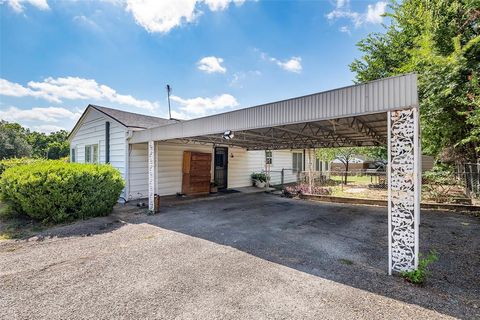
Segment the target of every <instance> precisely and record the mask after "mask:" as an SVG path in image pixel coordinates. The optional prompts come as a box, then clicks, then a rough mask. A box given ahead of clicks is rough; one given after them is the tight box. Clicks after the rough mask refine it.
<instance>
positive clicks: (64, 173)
mask: <svg viewBox="0 0 480 320" xmlns="http://www.w3.org/2000/svg"><path fill="white" fill-rule="evenodd" d="M124 185H125V183H124V181H123V179H122V176H121V175H120V173H119V172H118V170H116V169H115V168H113V167H112V166H110V165H96V164H80V163H65V162H63V161H55V160H50V161H41V162H36V163H31V164H26V165H21V166H16V167H12V168H8V169H6V170H5V172H4V173H3V174H2V176H1V179H0V195H1V196H2V199H3V200H4V201H5V202H6V203H7V204H8V205H9V206H10V207H11V209H13V210H14V211H15V212H17V213H19V214H26V215H28V216H29V217H31V218H33V219H35V220H40V221H42V222H56V223H57V222H63V221H68V220H75V219H85V218H88V217H96V216H105V215H108V214H109V213H110V212H111V211H112V208H113V206H114V205H115V203H116V202H117V200H118V198H119V196H120V193H121V191H122V189H123V187H124Z"/></svg>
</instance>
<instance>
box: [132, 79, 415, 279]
mask: <svg viewBox="0 0 480 320" xmlns="http://www.w3.org/2000/svg"><path fill="white" fill-rule="evenodd" d="M419 134H420V133H419V121H418V94H417V76H416V75H415V74H406V75H402V76H396V77H391V78H386V79H379V80H376V81H372V82H367V83H362V84H357V85H353V86H349V87H344V88H339V89H335V90H330V91H325V92H320V93H315V94H312V95H307V96H302V97H297V98H292V99H287V100H282V101H278V102H273V103H268V104H263V105H259V106H254V107H250V108H245V109H240V110H235V111H232V112H227V113H221V114H217V115H212V116H208V117H203V118H198V119H193V120H188V121H182V122H178V123H174V124H170V125H165V126H161V127H157V128H152V129H148V130H144V131H138V132H134V134H133V136H132V138H131V139H130V141H129V143H131V144H133V143H145V142H148V180H149V185H148V197H149V208H150V209H151V210H153V206H154V203H153V198H154V192H155V185H156V180H157V179H158V178H159V177H156V170H155V166H156V163H157V161H156V159H155V154H156V153H155V148H156V144H155V142H156V141H171V140H175V141H184V142H197V143H204V144H211V145H227V146H236V147H242V148H245V149H247V150H281V149H296V148H303V149H307V148H322V147H343V146H378V145H388V163H389V165H388V190H389V191H388V195H389V196H388V198H389V201H388V232H389V233H388V234H389V237H388V241H389V244H388V247H389V253H388V255H389V273H390V274H391V273H392V271H405V270H412V269H414V268H416V267H417V264H418V236H419V235H418V226H419V221H420V190H421V176H420V173H421V170H420V159H421V157H420V155H421V153H420V139H419ZM160 178H161V177H160Z"/></svg>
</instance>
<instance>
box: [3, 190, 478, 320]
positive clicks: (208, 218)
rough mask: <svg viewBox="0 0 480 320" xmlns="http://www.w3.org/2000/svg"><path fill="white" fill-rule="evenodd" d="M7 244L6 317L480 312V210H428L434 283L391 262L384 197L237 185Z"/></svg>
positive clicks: (424, 244) (424, 247) (426, 231)
mask: <svg viewBox="0 0 480 320" xmlns="http://www.w3.org/2000/svg"><path fill="white" fill-rule="evenodd" d="M135 211H137V210H136V209H135V208H128V207H127V208H120V209H118V210H117V212H116V213H115V214H114V215H112V216H110V217H106V218H96V219H91V220H88V221H83V222H78V223H75V224H72V225H68V226H63V227H58V228H55V229H51V230H48V231H47V232H44V233H43V234H41V235H39V236H38V237H35V238H32V239H29V240H28V241H25V240H21V241H5V242H3V243H0V314H3V315H4V317H5V318H6V319H31V318H36V319H65V318H69V319H86V318H97V319H107V318H117V319H131V318H145V319H225V318H226V319H240V318H241V319H319V318H322V319H346V318H350V319H353V318H355V319H359V318H365V319H401V318H403V319H406V318H424V319H427V318H442V317H445V318H447V317H449V316H454V317H460V318H471V319H473V318H478V317H479V316H480V309H479V307H480V301H479V297H480V292H479V290H480V289H479V285H478V279H479V270H480V260H479V255H478V253H479V248H480V245H479V243H480V223H479V219H478V218H474V217H468V216H463V215H459V214H454V213H445V212H431V211H430V212H424V213H423V215H422V226H421V229H420V236H421V239H420V240H421V251H423V252H426V251H428V250H429V249H430V248H435V249H436V250H437V251H439V253H440V261H439V262H438V263H437V264H436V265H434V266H433V268H432V269H433V275H432V277H431V278H430V280H429V282H428V283H427V284H426V286H425V287H423V288H420V287H416V286H413V285H410V284H408V283H405V282H404V281H403V280H402V279H400V278H399V277H391V276H387V275H386V269H387V216H386V209H385V208H376V207H366V206H351V205H338V204H318V203H313V202H307V201H301V200H291V199H285V198H280V197H278V196H273V195H267V194H248V195H245V194H231V195H228V196H226V197H219V198H217V199H208V200H202V201H195V202H191V203H185V204H180V205H176V206H173V207H167V208H164V209H163V210H162V213H161V214H158V215H155V216H145V215H143V214H138V212H135Z"/></svg>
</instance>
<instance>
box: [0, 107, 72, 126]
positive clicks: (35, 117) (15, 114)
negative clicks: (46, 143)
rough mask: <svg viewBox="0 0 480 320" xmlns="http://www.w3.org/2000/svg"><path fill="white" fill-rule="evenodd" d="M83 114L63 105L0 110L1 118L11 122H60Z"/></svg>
mask: <svg viewBox="0 0 480 320" xmlns="http://www.w3.org/2000/svg"><path fill="white" fill-rule="evenodd" d="M80 116H81V113H80V112H72V111H70V110H68V109H66V108H62V107H44V108H41V107H38V108H31V109H20V108H17V107H13V106H11V107H9V108H8V109H6V110H5V111H0V119H2V120H6V121H9V122H20V121H22V122H23V121H42V122H59V121H62V122H63V121H65V120H66V119H71V120H77V119H79V118H80Z"/></svg>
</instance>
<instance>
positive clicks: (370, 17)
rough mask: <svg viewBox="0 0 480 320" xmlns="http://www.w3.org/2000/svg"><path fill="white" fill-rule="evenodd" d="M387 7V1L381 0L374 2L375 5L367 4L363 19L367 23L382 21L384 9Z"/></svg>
mask: <svg viewBox="0 0 480 320" xmlns="http://www.w3.org/2000/svg"><path fill="white" fill-rule="evenodd" d="M386 8H387V3H386V2H383V1H379V2H377V3H375V5H371V4H369V5H368V8H367V15H366V17H365V21H366V22H369V23H382V21H383V16H382V15H383V14H385V10H386Z"/></svg>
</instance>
